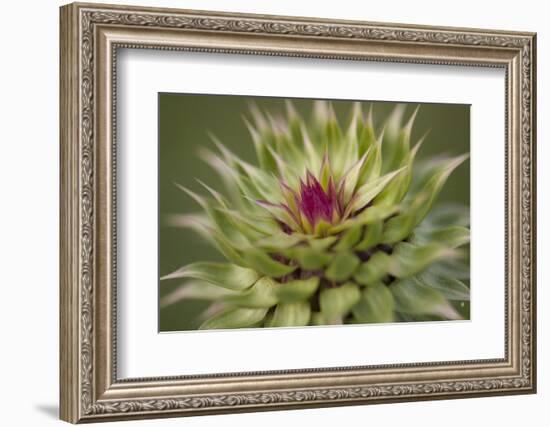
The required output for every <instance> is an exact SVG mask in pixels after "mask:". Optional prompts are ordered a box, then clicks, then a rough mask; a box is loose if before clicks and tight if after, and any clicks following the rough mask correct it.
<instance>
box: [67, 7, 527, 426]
mask: <svg viewBox="0 0 550 427" xmlns="http://www.w3.org/2000/svg"><path fill="white" fill-rule="evenodd" d="M86 8H90V10H91V11H95V12H99V13H101V14H105V17H104V18H102V19H103V20H104V21H105V22H107V23H111V22H110V20H111V19H112V18H111V16H110V12H111V11H112V12H113V13H115V12H117V13H118V12H120V11H122V12H128V13H130V12H134V11H135V12H136V13H138V12H141V13H143V14H145V15H147V14H148V13H150V12H156V11H159V12H160V11H162V12H163V13H167V14H170V15H171V14H178V13H183V14H184V13H189V14H192V15H193V16H192V18H193V19H194V20H196V23H195V21H193V22H191V23H190V24H187V25H183V24H182V28H183V27H185V28H192V29H195V28H199V29H201V30H205V31H216V32H217V31H232V32H233V34H235V33H237V34H239V33H244V34H249V33H252V32H255V31H256V28H255V27H254V25H250V26H248V27H244V28H242V27H241V26H238V27H234V26H232V25H234V23H231V22H230V23H228V27H227V28H229V30H228V29H227V28H225V27H224V28H225V29H224V28H221V27H220V28H218V25H219V23H220V21H221V23H222V24H224V21H226V20H228V18H231V19H230V21H231V20H232V21H235V18H239V17H240V16H242V17H243V19H244V22H245V23H246V22H247V20H248V21H250V22H249V24H258V25H260V24H261V28H262V31H260V32H265V33H269V34H273V35H281V34H283V33H284V31H283V30H284V28H279V27H278V26H277V25H275V24H278V23H277V21H276V20H275V19H280V20H284V24H286V25H287V26H288V27H289V28H290V33H289V34H294V32H293V31H296V33H297V34H298V36H297V37H302V36H306V37H307V36H311V34H309V33H308V32H306V31H304V30H303V29H302V28H301V27H302V25H299V24H302V23H303V25H305V26H306V27H307V28H311V29H312V30H316V31H319V34H314V35H315V37H326V39H327V40H329V39H330V40H337V39H344V38H347V37H351V38H359V39H361V38H363V33H362V32H358V31H359V30H361V28H351V27H350V28H348V26H350V25H353V23H350V22H344V21H334V23H333V24H334V25H337V24H341V25H342V28H343V29H346V32H344V33H340V32H338V33H335V32H334V29H333V28H331V27H330V25H325V24H327V23H328V24H331V22H332V21H328V20H327V21H324V20H323V21H320V20H319V21H318V20H317V18H293V17H283V16H279V17H266V16H261V15H247V14H223V13H218V12H211V11H208V12H207V11H202V12H199V11H184V10H178V9H157V8H143V7H128V6H122V5H120V6H119V5H116V6H115V5H101V4H83V3H77V4H71V5H67V6H63V7H61V9H60V21H61V31H60V53H61V62H60V140H61V144H60V146H61V149H60V163H61V175H60V178H61V179H60V180H61V189H60V190H61V197H60V210H61V214H60V304H61V307H60V313H61V320H60V385H61V387H60V389H61V390H60V392H61V393H60V394H61V396H60V401H61V404H60V418H61V419H63V420H65V421H68V422H71V423H79V422H95V421H108V420H120V419H140V418H161V417H168V416H183V415H201V414H213V413H237V412H249V411H259V410H280V409H290V408H306V407H328V406H337V405H349V404H354V405H357V404H365V403H382V402H384V401H386V399H385V397H388V399H387V400H388V401H390V402H398V401H411V400H436V399H440V398H464V397H473V396H476V395H477V396H486V395H496V394H503V395H504V394H524V393H533V392H535V391H536V359H535V356H536V337H535V331H536V324H535V322H536V313H535V291H536V289H535V286H536V277H535V275H534V274H529V273H528V274H527V276H526V280H527V281H528V283H527V284H525V285H524V287H523V291H524V293H523V295H524V299H523V303H524V306H523V307H525V308H524V309H523V310H525V311H527V312H529V315H528V316H525V317H524V318H523V319H522V320H523V321H524V323H523V326H524V328H522V329H521V330H523V331H527V332H525V334H523V333H522V334H521V336H522V338H524V339H525V341H524V342H523V352H522V353H520V355H519V357H520V360H523V359H524V358H525V357H527V358H526V361H527V365H524V369H523V375H522V377H521V378H511V379H510V380H507V379H506V378H494V379H492V381H491V378H489V381H487V382H486V381H484V380H476V384H477V385H476V384H474V381H462V382H464V383H465V384H466V386H467V387H469V386H470V384H471V386H472V389H471V390H470V392H471V394H470V393H464V391H466V390H462V393H461V391H460V390H454V389H453V388H452V386H453V384H452V383H448V384H443V383H442V384H439V383H433V384H432V383H427V384H420V385H418V384H415V383H412V384H401V385H400V384H397V387H402V388H401V389H398V391H399V390H401V391H403V392H401V391H399V393H398V394H397V395H393V394H392V390H393V389H392V387H393V386H392V387H390V386H388V387H387V390H386V389H385V388H384V387H382V386H381V387H379V388H378V389H376V390H375V392H376V393H378V392H380V394H374V395H370V394H369V395H368V396H367V395H365V396H363V395H362V394H361V390H360V389H358V388H346V389H341V390H340V389H334V388H333V389H328V388H326V389H322V390H296V391H294V390H291V391H288V392H287V391H281V392H277V391H274V390H270V391H269V392H265V393H263V394H254V393H245V392H239V393H238V394H237V393H233V394H230V395H216V394H209V395H203V396H190V397H185V398H183V397H181V396H180V398H179V399H178V398H174V399H171V398H144V399H141V400H134V399H112V400H109V399H107V400H105V401H98V400H97V399H98V396H97V395H95V393H96V391H97V390H96V387H97V386H98V384H97V378H95V377H94V374H95V373H96V372H95V371H96V366H95V364H96V363H99V362H97V360H96V359H95V357H94V356H95V355H96V354H95V353H96V352H97V351H98V349H97V348H96V346H98V343H97V336H96V333H97V328H94V329H92V328H93V325H92V324H90V321H91V319H93V318H94V317H95V315H96V314H97V312H95V306H96V303H97V298H98V294H97V293H96V292H93V293H92V291H94V288H95V286H96V285H97V276H96V275H95V274H93V273H95V272H94V271H90V268H92V269H93V267H94V265H95V263H96V262H97V259H96V258H95V252H96V251H95V250H94V249H95V244H96V242H95V237H96V236H95V233H96V232H97V227H98V224H97V222H96V221H94V220H97V213H96V212H95V208H96V207H97V205H96V204H97V199H96V196H97V194H96V191H97V190H96V189H95V188H96V184H97V182H94V181H95V179H96V178H97V177H94V175H95V173H96V172H97V164H96V163H95V162H96V161H97V158H96V156H95V155H94V151H95V150H96V148H95V144H93V142H94V140H95V138H97V135H95V132H94V131H95V130H96V128H95V123H94V121H95V120H93V119H94V118H95V117H94V116H95V113H96V110H95V107H92V110H91V111H89V103H90V101H91V103H92V105H93V104H94V103H96V102H97V100H96V99H94V98H96V97H95V95H97V92H96V90H97V89H96V88H95V83H96V82H94V79H95V73H96V72H97V70H96V69H95V68H93V69H92V70H91V71H90V69H88V65H89V64H88V62H91V63H92V67H95V66H96V64H94V62H95V61H94V59H95V58H94V54H95V53H94V52H95V48H94V47H93V45H94V44H95V43H93V41H94V37H92V38H91V39H90V38H89V35H90V34H88V33H86V31H84V30H86V29H87V26H88V24H89V23H90V21H89V20H82V21H81V17H86V15H85V12H87V11H86V10H85V9H86ZM81 13H83V15H82V16H81ZM157 13H158V12H157ZM133 17H134V14H133V13H130V18H133ZM218 19H219V21H218ZM270 19H273V20H275V21H274V22H275V24H273V22H270ZM115 21H116V20H115ZM264 21H265V22H264ZM170 22H171V21H170ZM92 23H93V22H92ZM116 23H117V22H115V24H116ZM126 24H127V23H126ZM264 24H265V25H266V27H265V28H264ZM268 24H269V25H268ZM366 24H367V23H357V25H359V26H360V27H361V26H363V25H366ZM368 24H369V25H371V26H372V25H378V24H380V23H368ZM131 25H140V24H139V23H138V22H134V21H132V22H131ZM141 25H144V26H148V25H151V24H150V23H149V21H148V20H147V19H145V20H143V21H142V23H141ZM273 25H275V26H273ZM394 25H398V26H399V28H397V27H396V30H395V31H398V34H397V39H399V40H401V39H403V40H405V39H406V40H407V42H411V41H419V42H420V43H422V44H424V45H431V46H434V45H435V46H437V45H439V44H446V46H452V45H455V44H457V45H459V44H465V45H469V46H473V45H476V44H478V43H481V45H482V46H484V47H490V46H497V47H498V46H499V47H501V48H506V49H508V48H509V50H510V51H511V50H512V49H513V50H514V51H516V52H518V50H520V49H523V52H525V51H526V50H527V49H528V50H529V52H526V53H527V54H526V55H525V56H524V57H523V59H524V60H525V62H527V61H530V64H529V63H527V64H526V63H523V61H522V60H519V63H520V64H521V66H522V70H524V71H527V73H526V75H527V79H526V80H527V81H523V82H522V83H524V84H525V86H522V85H521V83H520V85H519V88H520V89H519V91H520V93H521V94H522V95H525V94H526V93H525V92H528V95H529V96H527V97H526V98H525V99H524V100H523V101H524V104H523V107H524V110H523V111H524V112H527V114H529V115H530V117H528V118H527V120H525V121H523V123H521V121H520V123H521V124H522V125H523V129H522V130H524V132H527V133H528V134H529V137H528V138H526V139H523V142H524V148H525V149H526V150H529V151H530V152H528V153H527V154H526V155H525V156H521V157H522V160H523V161H524V162H527V164H526V165H525V166H524V167H521V168H520V171H519V172H518V173H520V174H521V173H525V172H526V178H527V179H528V181H527V182H525V187H523V188H522V191H520V195H521V194H522V193H523V191H524V190H525V191H528V192H529V195H527V194H525V196H526V197H525V200H524V202H525V206H526V208H524V209H523V212H525V211H527V215H525V216H524V217H523V218H524V220H525V221H526V223H527V224H526V225H527V226H528V227H529V226H530V229H529V228H528V229H527V231H526V235H527V237H528V239H529V241H528V242H527V250H526V251H525V255H524V256H526V257H527V268H528V272H530V273H532V272H535V273H536V269H535V267H536V263H535V256H536V247H535V245H536V222H535V221H536V211H535V209H536V205H535V202H536V180H535V173H536V169H535V158H536V151H535V143H536V127H535V126H536V123H535V120H536V116H535V111H536V98H535V91H536V82H535V75H536V62H535V61H536V35H535V34H534V33H517V32H516V33H512V32H504V31H502V32H501V31H495V32H492V31H489V30H474V29H464V30H466V31H464V34H460V33H461V30H460V29H459V28H443V27H441V28H439V27H413V26H403V28H401V26H400V24H380V26H381V27H384V26H385V27H386V28H387V30H385V31H391V30H392V28H393V26H394ZM153 26H154V25H153ZM165 26H166V27H170V25H165ZM222 27H223V25H222ZM294 27H296V28H297V29H296V30H293V29H292V28H294ZM414 28H418V29H419V31H413V29H414ZM371 29H372V28H371ZM374 29H376V28H374ZM348 30H349V31H350V32H348ZM81 31H84V33H81ZM401 31H404V32H403V34H401ZM436 31H443V32H442V33H436ZM455 31H456V34H455ZM424 32H425V33H433V34H431V35H430V34H428V36H427V37H425V35H423V33H424ZM392 34H393V33H392ZM434 35H435V36H439V35H441V36H442V37H435V38H434V39H432V38H431V36H434ZM84 36H86V37H84ZM410 36H412V38H413V39H412V40H411V39H409V37H410ZM417 36H418V40H416V37H417ZM457 36H459V39H458V41H457V40H456V39H454V38H453V37H457ZM460 36H462V37H463V38H460ZM392 37H393V36H390V39H391V38H392ZM376 38H377V40H383V39H384V37H378V36H377V37H376ZM485 45H487V46H485ZM297 56H299V55H297ZM81 61H82V62H81ZM405 62H408V61H405ZM442 62H444V61H442ZM90 76H91V80H90ZM90 88H91V89H92V91H91V92H90V93H89V92H88V89H90ZM520 103H521V101H520ZM83 106H84V107H86V108H85V109H84V110H83V109H82V108H83ZM90 120H92V121H91V122H90ZM90 124H91V127H90ZM521 124H520V126H521ZM520 133H521V132H520ZM521 134H522V135H523V133H521ZM84 193H85V194H84ZM81 196H82V197H81ZM84 196H85V197H84ZM90 238H92V239H93V241H90ZM518 293H519V292H518ZM92 315H93V317H91V316H92ZM95 320H96V319H94V321H95ZM96 325H97V324H96ZM104 326H105V325H104ZM529 328H531V330H530V331H529ZM518 330H520V329H519V326H518ZM529 362H531V363H529ZM493 381H494V383H493ZM499 381H503V383H502V386H501V385H499ZM507 381H511V382H507ZM494 384H496V385H494ZM415 386H419V387H420V386H421V387H423V388H422V389H419V390H416V389H415ZM438 386H441V389H439V388H438ZM446 387H450V389H447V388H446ZM499 388H501V390H500V393H499V390H498V389H499ZM409 390H410V393H409ZM438 390H439V391H438ZM367 391H368V390H367ZM386 392H388V393H390V395H386V394H385V393H386ZM460 393H461V394H460ZM377 397H381V398H380V399H378V398H377ZM382 397H383V398H382ZM268 398H269V399H272V400H269V399H268ZM367 398H368V400H369V401H367ZM265 399H268V400H265ZM304 399H305V400H304ZM371 399H372V400H371Z"/></svg>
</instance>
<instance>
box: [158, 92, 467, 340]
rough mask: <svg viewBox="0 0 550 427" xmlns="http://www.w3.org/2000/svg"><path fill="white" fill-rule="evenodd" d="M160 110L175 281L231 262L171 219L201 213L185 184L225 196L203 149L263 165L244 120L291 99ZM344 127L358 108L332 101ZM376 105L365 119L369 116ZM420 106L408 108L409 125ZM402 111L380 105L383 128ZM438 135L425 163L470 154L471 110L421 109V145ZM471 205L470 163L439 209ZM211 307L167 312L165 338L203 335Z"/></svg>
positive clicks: (171, 284)
mask: <svg viewBox="0 0 550 427" xmlns="http://www.w3.org/2000/svg"><path fill="white" fill-rule="evenodd" d="M158 102H159V141H158V143H159V183H158V185H159V260H158V262H159V273H160V276H163V275H165V274H168V273H170V272H172V271H174V270H176V269H177V268H179V267H181V266H183V265H185V264H188V263H190V262H194V261H222V260H223V258H222V257H221V256H220V255H219V254H218V253H217V252H216V251H215V250H214V249H213V248H212V247H210V246H209V245H208V244H207V243H206V242H205V241H204V240H202V239H201V238H200V237H199V236H197V234H195V233H194V232H193V231H191V230H187V229H182V228H175V227H170V226H168V225H167V224H166V217H167V215H170V214H181V213H194V212H197V211H199V210H200V209H199V208H198V206H197V205H196V203H195V202H194V201H193V200H192V199H191V198H190V197H189V196H188V195H186V194H185V193H183V192H182V191H181V190H179V189H178V188H177V187H176V186H175V183H179V184H182V185H184V186H185V187H188V188H190V189H192V190H194V191H197V192H199V193H203V194H204V189H203V188H202V187H201V186H200V185H199V184H198V183H197V182H196V180H195V178H198V179H200V180H202V181H203V182H205V183H206V184H208V185H210V186H211V187H213V188H215V189H217V190H219V191H223V185H222V183H221V182H220V180H219V177H218V175H217V174H216V173H215V172H214V171H213V170H212V169H211V168H210V167H209V166H208V165H207V164H206V163H205V162H204V161H202V160H201V159H200V158H199V156H198V151H199V149H200V148H201V147H206V148H209V149H215V146H214V144H213V142H212V141H211V138H210V137H209V133H212V134H214V135H215V136H216V137H218V139H220V140H221V141H222V142H223V144H224V145H225V146H226V147H227V148H229V149H230V150H232V151H233V152H234V153H236V154H237V155H239V156H240V157H241V158H243V159H245V160H247V161H249V162H252V163H256V162H255V155H254V145H253V143H252V140H251V138H250V136H249V133H248V130H247V128H246V126H245V123H244V120H243V117H245V116H246V117H250V116H249V114H248V111H249V106H250V103H251V102H254V103H255V104H256V105H257V106H258V107H260V108H261V109H265V110H269V111H270V112H274V113H283V112H284V111H285V98H266V97H250V96H225V95H196V94H192V95H188V94H175V93H160V94H159V97H158ZM332 103H333V106H334V109H335V111H336V114H337V116H338V118H339V120H340V123H341V125H342V126H347V123H348V119H349V112H350V108H351V102H350V101H332ZM293 104H294V106H295V107H296V109H297V110H298V112H299V113H301V114H302V116H303V117H306V118H307V117H309V115H310V113H311V108H312V100H308V99H293ZM369 104H370V102H369V101H366V102H365V105H364V108H363V109H364V111H368V105H369ZM417 105H418V104H408V105H407V110H406V113H405V118H407V117H408V116H409V115H410V114H411V113H412V111H413V110H414V108H416V106H417ZM394 107H395V103H394V102H380V101H376V102H374V120H375V125H376V124H377V123H380V122H381V121H382V120H384V119H385V118H386V117H387V115H388V114H389V112H390V111H391V110H392V109H393V108H394ZM428 130H429V131H430V133H429V135H428V137H427V139H426V141H425V142H424V144H423V146H422V148H421V149H420V151H419V153H418V157H417V159H418V161H421V160H422V159H423V158H426V157H429V156H433V155H439V154H449V155H457V154H462V153H466V152H469V151H470V106H469V105H456V104H421V108H420V110H419V112H418V116H417V118H416V121H415V125H414V128H413V133H412V141H413V143H415V142H416V141H417V140H418V139H419V138H420V137H421V136H422V135H423V134H424V133H425V132H426V131H428ZM447 201H449V202H457V203H461V204H464V205H467V206H469V204H470V168H469V162H466V163H465V164H463V165H462V166H461V167H459V168H458V169H457V170H456V171H455V172H454V173H453V174H452V175H451V177H450V178H449V180H448V182H447V183H446V184H445V187H444V189H443V191H442V192H441V194H440V195H439V197H438V202H447ZM181 283H183V282H182V281H178V280H169V281H162V282H160V283H159V292H160V297H161V298H162V296H164V295H166V294H167V293H169V292H171V291H173V290H174V289H175V288H176V287H177V286H178V285H180V284H181ZM206 306H207V304H205V303H203V302H198V301H185V302H179V303H175V304H172V305H170V306H168V307H166V308H162V309H159V330H160V331H161V332H167V331H181V330H190V329H196V328H197V327H198V323H200V322H199V321H197V315H198V314H199V313H200V312H201V311H202V310H204V309H205V308H206Z"/></svg>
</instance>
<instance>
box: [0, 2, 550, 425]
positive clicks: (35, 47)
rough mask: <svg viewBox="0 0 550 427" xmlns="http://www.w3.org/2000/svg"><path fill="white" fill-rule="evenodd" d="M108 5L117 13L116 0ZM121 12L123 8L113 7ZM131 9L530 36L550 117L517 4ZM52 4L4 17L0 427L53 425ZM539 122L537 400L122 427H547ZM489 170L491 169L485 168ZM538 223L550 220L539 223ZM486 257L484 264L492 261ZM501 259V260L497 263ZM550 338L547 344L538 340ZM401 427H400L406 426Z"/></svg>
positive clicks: (527, 5)
mask: <svg viewBox="0 0 550 427" xmlns="http://www.w3.org/2000/svg"><path fill="white" fill-rule="evenodd" d="M112 2H113V3H119V2H117V1H115V0H112ZM121 3H122V2H121ZM133 3H134V4H143V5H153V4H155V5H158V6H172V7H186V8H196V9H199V8H202V9H212V10H228V11H241V12H257V13H272V14H287V15H302V16H319V17H326V18H344V19H346V18H347V19H363V20H372V21H390V22H406V23H417V24H437V25H454V26H470V27H487V28H501V29H516V30H530V31H537V32H538V34H539V35H538V51H539V58H538V75H539V81H538V94H539V100H540V101H539V102H538V108H539V110H538V117H539V118H542V117H548V116H549V114H550V100H549V99H548V83H547V81H548V80H545V76H547V75H550V57H549V56H548V52H549V51H550V41H549V37H550V29H548V25H547V17H548V16H549V12H548V11H546V10H544V2H540V1H535V0H532V1H529V0H524V1H522V2H521V3H518V2H508V1H498V2H497V1H492V2H479V1H469V0H463V1H461V2H456V3H452V4H448V3H444V2H435V1H433V2H428V1H415V2H407V1H393V2H357V1H353V0H339V1H338V2H335V1H323V2H321V1H311V2H308V1H305V0H304V1H298V0H277V1H269V2H267V1H265V2H252V1H244V0H243V1H238V0H231V1H223V0H187V1H168V0H163V1H156V2H153V1H151V0H149V1H138V0H134V1H133ZM60 4H61V3H60V2H58V1H44V0H43V1H26V2H10V3H7V4H5V5H3V9H2V16H3V18H4V19H3V20H2V25H1V26H0V31H1V32H2V53H3V57H2V67H1V68H0V73H1V78H0V100H1V101H0V102H1V104H0V105H1V106H2V110H1V115H0V117H2V120H1V124H2V125H1V127H0V133H1V138H0V141H1V150H2V151H1V155H0V183H1V184H0V200H1V201H2V204H1V207H2V209H1V210H0V255H1V256H0V260H1V264H0V266H1V268H0V289H1V291H0V325H1V333H2V351H1V352H0V384H1V386H0V387H1V388H0V393H1V396H0V399H1V400H0V401H1V402H2V413H1V414H0V420H1V423H2V424H3V425H8V426H17V425H25V426H47V425H59V424H60V422H59V421H57V401H58V385H57V381H58V369H57V361H58V332H57V329H58V249H57V245H58V176H59V162H58V84H57V79H58V10H57V7H58V6H59V5H60ZM547 123H548V122H544V120H539V127H538V139H539V147H538V154H539V165H540V167H539V175H538V179H539V180H538V188H539V210H538V211H539V225H538V236H539V237H538V240H539V271H538V280H539V293H538V300H539V321H538V332H539V339H538V349H539V361H540V363H539V375H538V377H539V393H538V395H528V396H507V397H493V398H480V399H466V400H454V401H438V402H419V403H402V404H394V405H389V406H388V405H375V406H363V407H346V408H328V409H315V410H301V411H282V412H265V413H252V414H239V415H226V416H215V417H214V416H209V417H201V418H192V419H189V418H188V419H184V420H183V419H171V420H160V421H137V422H128V423H125V424H124V426H133V425H136V426H139V425H141V426H148V425H151V426H152V425H155V426H156V425H159V426H162V425H166V426H168V425H182V424H184V423H185V425H187V426H219V425H230V426H231V425H239V426H256V425H265V426H280V425H283V424H289V425H314V426H332V425H335V424H337V425H342V424H346V423H357V422H359V423H362V424H367V423H368V424H372V425H388V426H397V425H400V424H406V425H407V426H419V427H420V426H423V427H425V426H440V425H445V426H449V427H451V426H461V427H463V426H476V425H488V424H490V425H498V426H513V425H520V424H521V425H529V426H531V425H532V426H544V425H547V423H548V406H549V405H550V393H549V392H548V388H549V387H550V376H549V370H548V369H547V366H548V360H549V356H550V338H549V337H548V332H547V330H548V325H549V323H550V314H549V310H548V307H547V304H549V301H550V291H549V290H548V287H547V286H545V285H546V284H547V283H548V280H549V275H550V267H548V262H545V258H547V257H548V254H549V253H550V243H549V240H548V239H543V236H548V235H550V234H549V233H550V222H548V220H547V218H548V217H549V216H550V198H549V196H548V191H547V190H545V189H546V188H547V187H548V184H549V181H550V172H549V171H548V168H547V167H546V168H545V167H544V165H545V164H546V163H548V161H550V149H549V148H548V144H545V143H544V141H546V140H548V138H549V136H550V135H549V129H550V127H549V126H548V124H547ZM488 167H491V166H490V165H488ZM545 218H546V219H545ZM488 256H491V254H488ZM497 256H498V255H497ZM545 335H546V336H545ZM405 420H406V421H405Z"/></svg>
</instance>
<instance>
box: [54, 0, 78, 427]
mask: <svg viewBox="0 0 550 427" xmlns="http://www.w3.org/2000/svg"><path fill="white" fill-rule="evenodd" d="M59 21H60V34H59V51H60V62H59V74H60V77H59V79H60V80H59V104H60V117H59V137H60V153H59V155H60V189H59V190H60V199H59V203H60V206H59V208H60V216H59V218H60V223H59V232H60V235H59V239H60V241H59V245H60V257H59V262H60V265H59V272H60V277H59V286H60V289H59V303H60V315H61V317H60V322H59V363H60V370H59V381H60V388H59V393H60V395H59V402H60V403H59V418H60V419H61V420H63V421H67V422H70V423H76V422H78V420H79V418H80V415H79V412H80V411H79V409H80V408H79V406H80V405H79V400H80V397H79V396H80V389H79V383H80V377H79V359H80V352H79V351H78V348H79V317H80V314H79V313H80V310H79V298H78V295H79V280H78V271H79V258H78V257H79V250H78V249H77V248H78V247H79V239H78V230H79V225H78V224H79V221H78V212H79V207H78V200H79V196H78V193H79V190H78V169H79V162H78V158H79V156H78V147H79V143H78V142H79V140H78V121H79V114H78V105H79V103H78V94H79V89H78V70H79V64H78V19H77V8H76V7H75V5H65V6H61V7H60V9H59Z"/></svg>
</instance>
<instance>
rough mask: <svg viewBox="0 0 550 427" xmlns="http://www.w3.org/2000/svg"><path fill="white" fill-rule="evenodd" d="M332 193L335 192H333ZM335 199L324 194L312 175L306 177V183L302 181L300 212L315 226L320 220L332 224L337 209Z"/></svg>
mask: <svg viewBox="0 0 550 427" xmlns="http://www.w3.org/2000/svg"><path fill="white" fill-rule="evenodd" d="M331 192H332V193H333V192H334V190H332V191H331ZM335 202H336V200H335V198H334V196H333V195H329V194H327V193H325V192H324V190H323V187H322V186H321V184H320V183H319V181H318V180H317V179H316V178H315V177H314V176H313V175H312V174H311V173H308V174H307V176H306V183H304V182H303V181H300V200H299V205H298V206H299V209H300V212H301V213H302V214H303V215H304V216H305V217H306V219H307V220H308V222H309V223H310V224H311V225H313V226H315V224H316V223H317V222H318V221H319V220H325V221H327V222H331V220H332V214H333V211H334V209H335V207H336V205H335Z"/></svg>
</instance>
